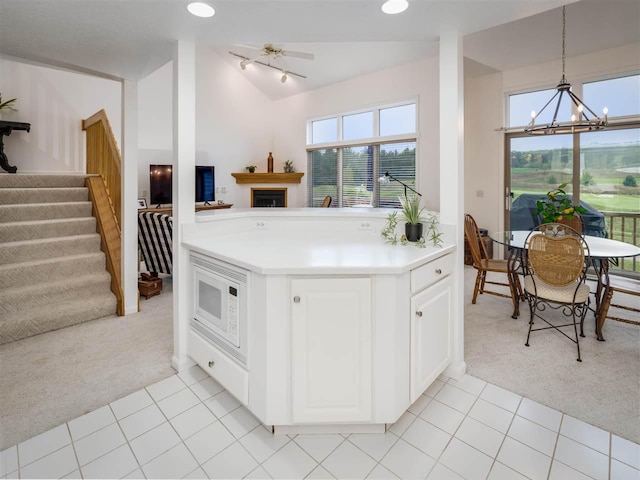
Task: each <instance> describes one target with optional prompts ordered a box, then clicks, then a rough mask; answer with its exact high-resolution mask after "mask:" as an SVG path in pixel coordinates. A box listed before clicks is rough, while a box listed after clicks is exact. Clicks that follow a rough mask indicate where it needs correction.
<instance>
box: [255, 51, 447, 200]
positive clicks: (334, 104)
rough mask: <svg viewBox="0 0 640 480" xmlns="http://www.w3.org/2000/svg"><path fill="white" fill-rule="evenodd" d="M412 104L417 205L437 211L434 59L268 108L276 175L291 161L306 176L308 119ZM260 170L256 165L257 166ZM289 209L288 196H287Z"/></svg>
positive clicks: (300, 192)
mask: <svg viewBox="0 0 640 480" xmlns="http://www.w3.org/2000/svg"><path fill="white" fill-rule="evenodd" d="M413 98H418V105H419V110H418V116H419V127H418V128H419V139H418V145H417V155H418V158H417V176H418V179H417V187H418V188H417V189H418V191H420V192H421V193H422V195H423V205H425V206H426V207H427V208H428V209H430V210H439V195H440V179H439V172H440V168H439V131H440V129H439V117H438V111H439V110H438V104H439V88H438V58H437V56H434V57H426V58H423V59H421V60H419V61H416V62H412V63H408V64H404V65H400V66H397V67H393V68H390V69H387V70H381V71H379V72H374V73H371V74H367V75H363V76H360V77H357V78H354V79H351V80H347V81H344V82H340V83H336V84H333V85H328V86H326V87H323V88H319V89H317V90H312V91H309V92H304V93H301V94H299V95H295V96H292V97H288V98H284V99H282V100H277V101H275V102H274V106H273V109H272V110H273V111H274V112H277V114H278V123H277V128H276V129H275V133H274V140H273V149H274V150H273V152H274V153H273V155H274V158H275V159H276V162H275V165H276V170H277V169H278V168H281V162H282V161H284V160H288V159H290V160H293V162H294V166H295V168H296V171H304V172H306V167H307V165H306V164H307V157H306V151H305V148H306V122H307V121H308V120H309V119H311V118H316V117H321V116H325V115H334V114H338V113H344V112H349V111H354V110H359V109H362V108H366V107H371V106H375V105H380V104H385V103H392V102H395V101H399V100H406V99H413ZM258 166H260V164H258ZM306 190H307V189H306V177H303V184H302V185H301V188H299V189H297V191H296V197H295V199H296V202H297V204H296V205H293V206H305V205H306V204H307V200H306ZM289 195H290V197H289V204H290V205H291V203H292V201H291V198H292V196H291V191H290V192H289Z"/></svg>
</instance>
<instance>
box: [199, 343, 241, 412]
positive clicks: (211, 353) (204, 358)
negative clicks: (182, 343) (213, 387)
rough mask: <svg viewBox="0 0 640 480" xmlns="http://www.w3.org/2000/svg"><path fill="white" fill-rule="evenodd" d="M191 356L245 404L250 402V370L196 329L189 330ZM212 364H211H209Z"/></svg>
mask: <svg viewBox="0 0 640 480" xmlns="http://www.w3.org/2000/svg"><path fill="white" fill-rule="evenodd" d="M188 353H189V356H190V357H191V358H192V359H193V360H194V361H195V362H196V363H197V364H198V365H199V366H200V368H202V369H203V370H204V371H205V372H207V373H208V374H209V375H211V376H212V377H213V378H214V379H215V380H217V381H218V382H220V384H221V385H222V386H223V387H224V388H226V389H227V390H228V391H229V393H231V394H232V395H233V396H234V397H236V398H237V399H238V400H240V401H241V402H242V403H243V404H244V405H247V404H248V403H249V372H247V371H246V370H244V369H243V368H241V367H240V366H239V365H237V364H236V363H235V362H234V361H233V360H231V359H230V358H228V357H227V356H226V355H225V354H224V353H221V352H220V351H219V350H218V349H217V348H216V347H214V346H213V345H211V344H210V343H209V342H207V341H206V340H205V339H203V338H202V337H201V336H200V335H198V334H197V333H196V332H194V331H190V332H189V348H188ZM209 365H211V366H209Z"/></svg>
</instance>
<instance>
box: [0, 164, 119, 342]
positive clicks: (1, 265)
mask: <svg viewBox="0 0 640 480" xmlns="http://www.w3.org/2000/svg"><path fill="white" fill-rule="evenodd" d="M84 184H85V176H84V175H21V174H0V344H4V343H8V342H12V341H15V340H19V339H21V338H25V337H29V336H31V335H36V334H39V333H44V332H48V331H51V330H56V329H59V328H63V327H67V326H69V325H74V324H76V323H81V322H86V321H88V320H93V319H96V318H100V317H104V316H106V315H113V314H115V312H116V297H115V295H114V294H113V293H112V292H111V290H110V287H109V286H110V282H111V277H110V275H109V273H108V272H107V271H106V269H105V256H104V253H102V251H101V250H100V235H99V234H98V233H96V220H95V218H94V217H93V216H92V214H91V202H89V201H88V190H87V188H86V187H85V186H84Z"/></svg>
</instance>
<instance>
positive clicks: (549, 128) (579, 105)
mask: <svg viewBox="0 0 640 480" xmlns="http://www.w3.org/2000/svg"><path fill="white" fill-rule="evenodd" d="M565 8H566V7H565V6H563V7H562V79H561V80H560V83H559V84H558V86H557V87H556V93H555V94H554V95H553V97H551V99H550V100H549V101H548V102H547V103H546V104H545V106H544V107H542V109H541V110H540V111H539V112H538V113H537V114H536V112H535V110H534V111H533V112H531V123H529V125H527V127H526V128H525V129H524V132H525V133H528V134H529V135H553V134H562V133H581V132H592V131H595V130H602V129H604V128H606V126H607V113H608V109H607V107H605V108H604V109H603V110H602V113H603V114H604V118H600V117H599V116H598V115H596V114H595V112H594V111H593V110H591V109H590V108H589V107H588V106H587V105H586V104H585V103H584V102H583V101H582V100H580V98H579V97H578V96H577V95H576V94H574V93H573V92H572V91H571V84H570V83H569V82H568V81H567V79H566V77H565V74H564V70H565V36H566V22H565ZM564 95H568V96H569V99H570V100H571V102H572V103H573V105H574V106H575V107H576V110H577V112H578V116H576V114H575V113H574V114H572V115H571V121H568V122H558V121H557V120H556V119H557V117H558V111H559V110H560V103H561V102H562V97H563V96H564ZM556 97H557V99H558V101H557V103H556V106H555V110H554V112H553V119H552V120H551V123H549V124H538V125H536V119H537V118H538V117H539V116H540V114H542V112H543V111H544V110H545V109H546V108H547V107H548V106H549V105H550V104H551V102H553V100H554V99H555V98H556ZM589 114H591V118H590V117H589Z"/></svg>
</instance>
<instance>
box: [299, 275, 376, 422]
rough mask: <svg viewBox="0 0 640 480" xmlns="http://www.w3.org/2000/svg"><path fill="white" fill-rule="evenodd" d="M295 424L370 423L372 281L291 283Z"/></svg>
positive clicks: (317, 280) (320, 280) (322, 280)
mask: <svg viewBox="0 0 640 480" xmlns="http://www.w3.org/2000/svg"><path fill="white" fill-rule="evenodd" d="M291 294H292V295H291V296H292V298H291V306H292V307H291V312H292V315H291V370H292V407H293V408H292V410H293V412H292V415H293V421H294V423H315V422H336V423H338V422H347V423H349V422H363V421H370V420H371V419H372V408H371V403H372V399H371V396H372V389H371V378H372V376H371V368H372V365H371V321H372V320H371V279H369V278H322V279H293V280H292V281H291Z"/></svg>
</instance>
